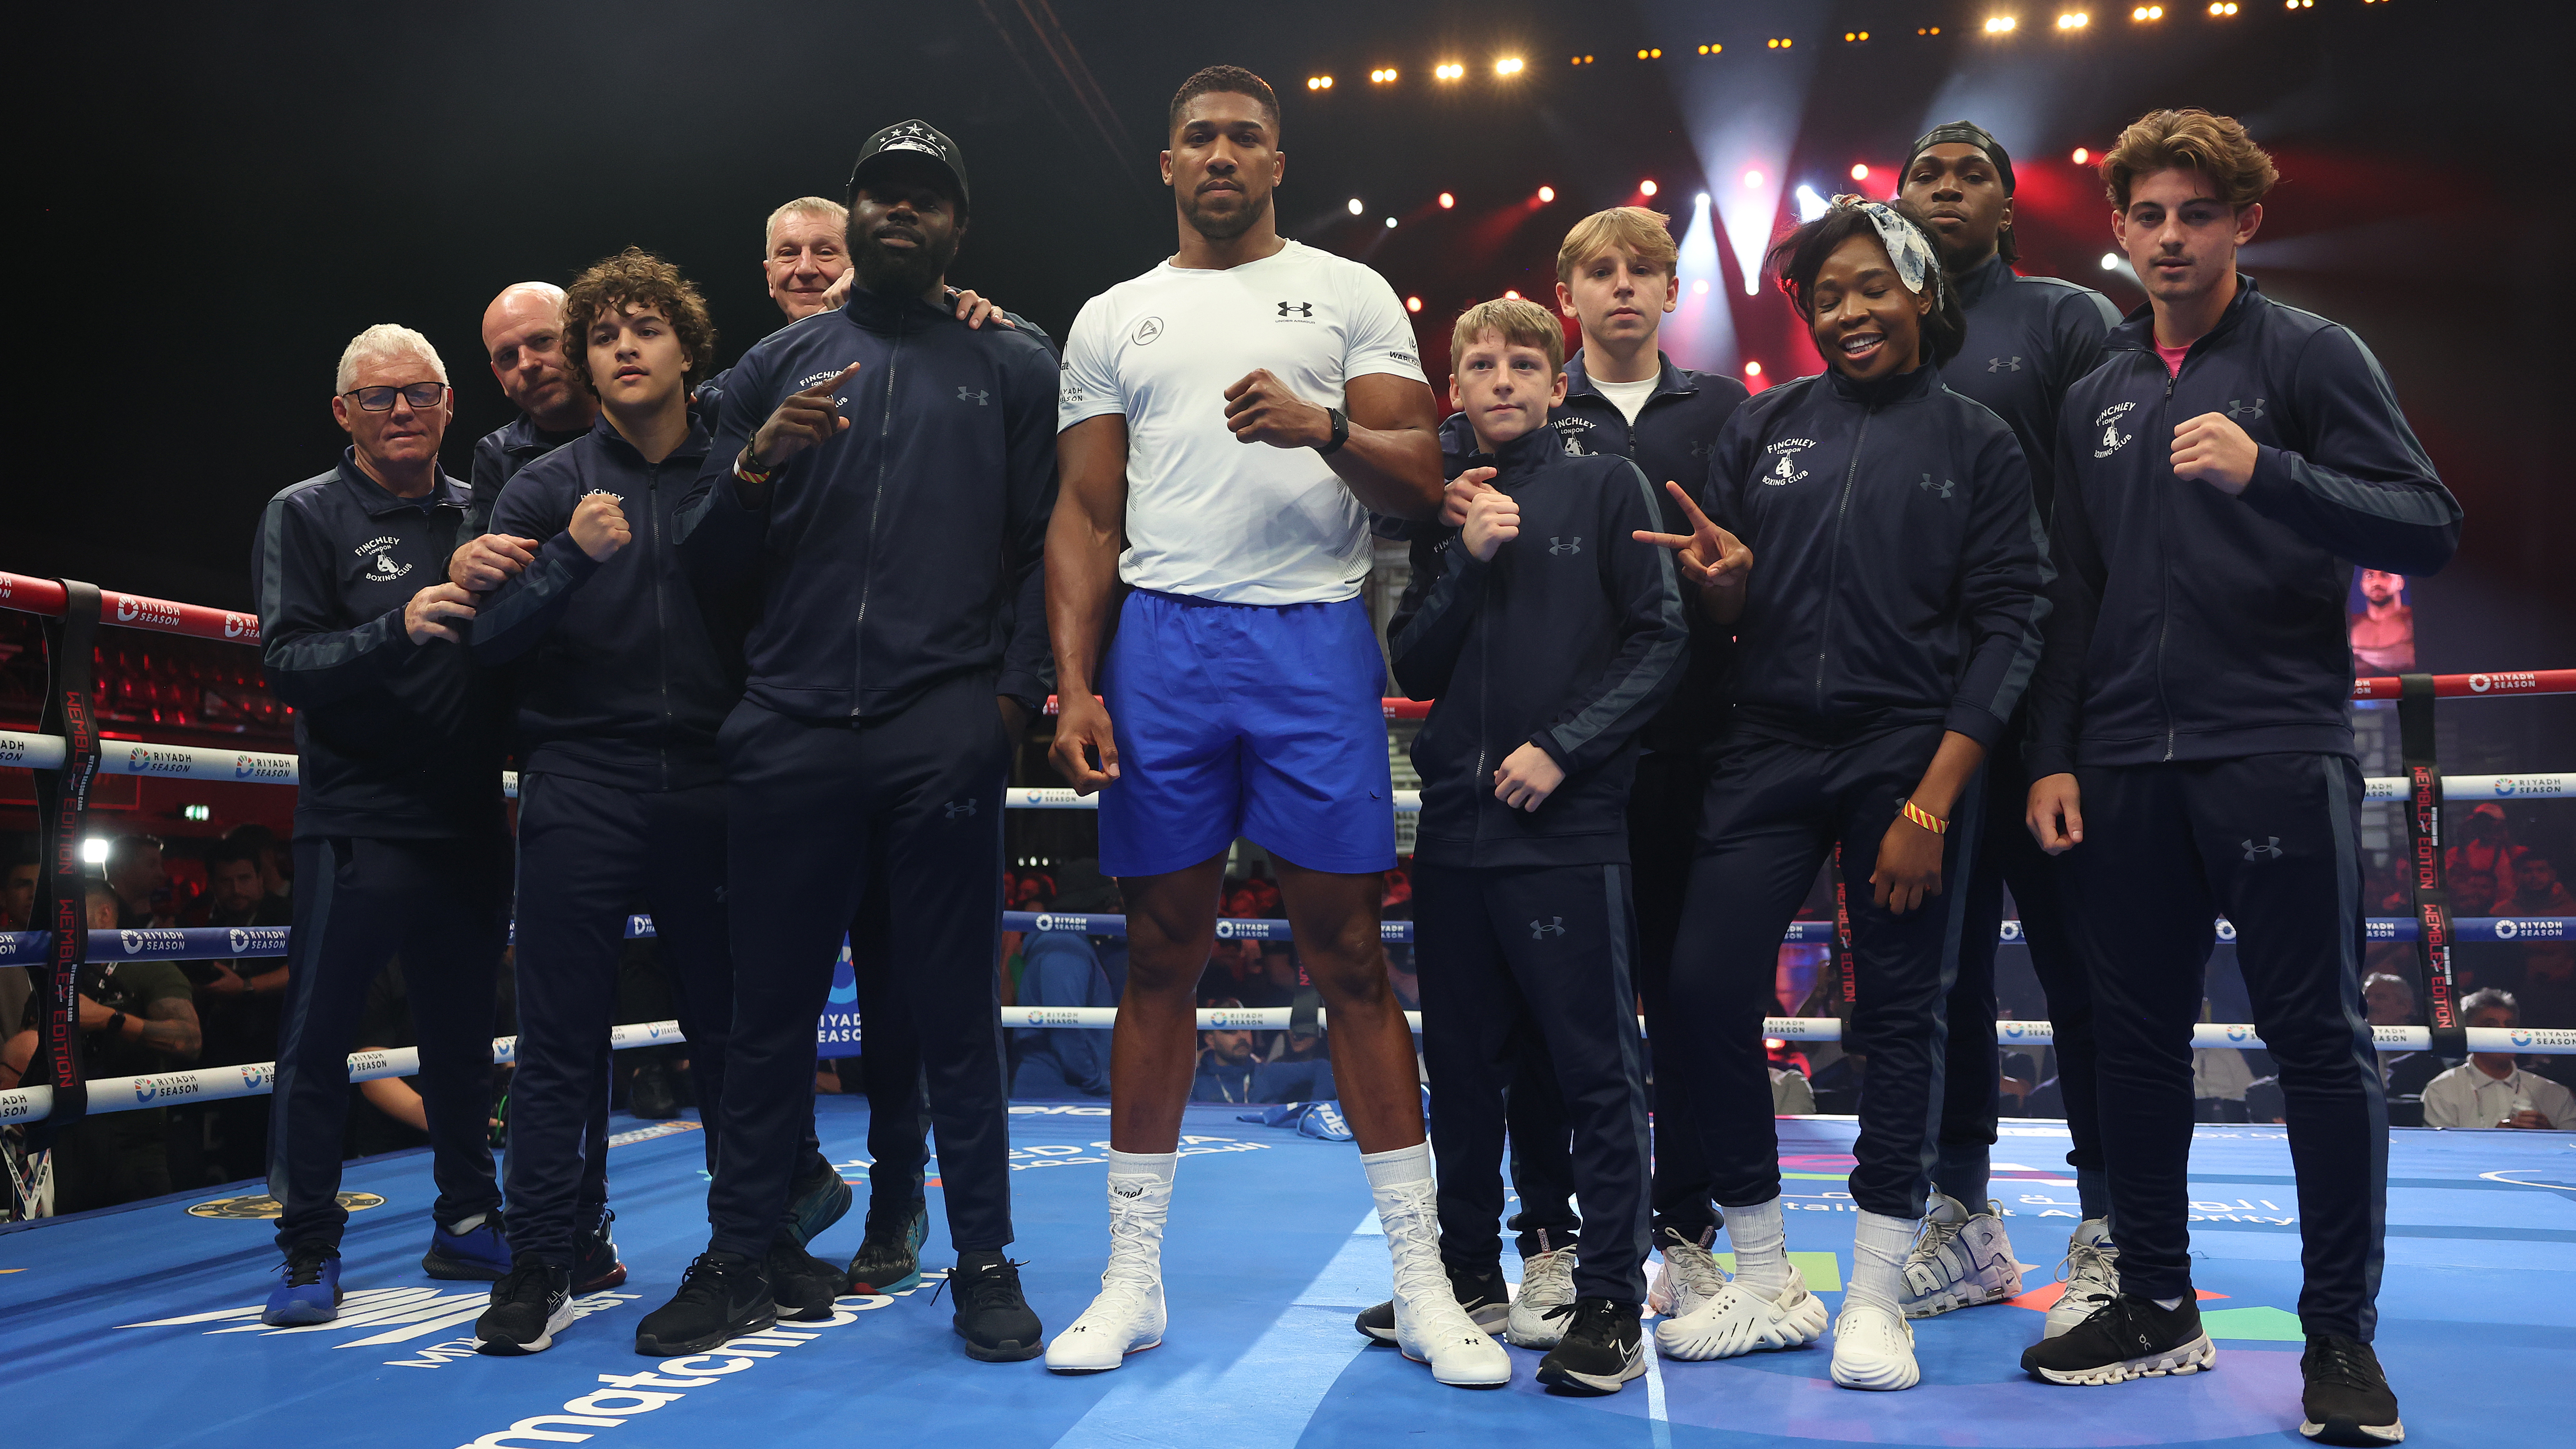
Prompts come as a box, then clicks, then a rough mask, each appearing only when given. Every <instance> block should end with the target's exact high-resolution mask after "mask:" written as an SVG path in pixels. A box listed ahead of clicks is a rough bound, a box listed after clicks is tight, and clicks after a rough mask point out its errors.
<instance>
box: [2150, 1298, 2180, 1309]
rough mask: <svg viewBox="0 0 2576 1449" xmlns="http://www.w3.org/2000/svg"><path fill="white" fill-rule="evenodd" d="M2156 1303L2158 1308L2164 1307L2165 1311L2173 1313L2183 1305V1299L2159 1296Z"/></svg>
mask: <svg viewBox="0 0 2576 1449" xmlns="http://www.w3.org/2000/svg"><path fill="white" fill-rule="evenodd" d="M2155 1305H2156V1306H2157V1307H2158V1308H2161V1309H2163V1310H2164V1311H2165V1312H2167V1313H2171V1312H2173V1311H2174V1310H2175V1309H2177V1308H2180V1307H2181V1306H2182V1300H2181V1299H2179V1298H2159V1299H2156V1300H2155Z"/></svg>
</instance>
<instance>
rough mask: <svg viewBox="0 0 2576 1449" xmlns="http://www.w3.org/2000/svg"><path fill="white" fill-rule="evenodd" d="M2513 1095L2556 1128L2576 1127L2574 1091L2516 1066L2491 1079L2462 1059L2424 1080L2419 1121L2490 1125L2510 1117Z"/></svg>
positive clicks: (2433, 1124)
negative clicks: (2422, 1113) (2511, 1072)
mask: <svg viewBox="0 0 2576 1449" xmlns="http://www.w3.org/2000/svg"><path fill="white" fill-rule="evenodd" d="M2516 1098H2520V1099H2521V1100H2523V1101H2527V1102H2529V1103H2530V1104H2531V1107H2532V1110H2533V1111H2535V1112H2538V1113H2539V1114H2540V1115H2541V1116H2543V1117H2546V1118H2548V1119H2549V1125H2550V1126H2551V1127H2553V1128H2556V1129H2557V1130H2558V1131H2561V1132H2568V1131H2576V1094H2571V1093H2569V1092H2568V1090H2567V1089H2566V1088H2565V1087H2562V1086H2560V1085H2558V1084H2557V1083H2556V1082H2553V1081H2551V1080H2549V1079H2548V1078H2547V1077H2536V1076H2533V1075H2532V1074H2531V1073H2529V1072H2526V1071H2524V1070H2522V1069H2521V1068H2520V1067H2516V1068H2514V1071H2513V1075H2512V1076H2509V1077H2505V1078H2502V1079H2498V1078H2495V1077H2490V1076H2488V1075H2487V1074H2486V1072H2485V1071H2484V1070H2483V1069H2482V1068H2480V1067H2479V1066H2478V1064H2477V1063H2475V1062H2462V1063H2460V1064H2459V1065H2458V1066H2456V1067H2453V1068H2451V1069H2450V1070H2449V1071H2447V1072H2444V1073H2443V1074H2442V1075H2440V1076H2438V1077H2435V1078H2434V1079H2433V1080H2432V1081H2430V1082H2427V1083H2425V1084H2424V1125H2425V1126H2427V1127H2453V1128H2460V1127H2493V1126H2494V1125H2495V1124H2497V1123H2498V1122H2501V1121H2503V1120H2504V1119H2505V1118H2506V1117H2508V1116H2511V1115H2512V1113H2513V1104H2514V1101H2515V1099H2516Z"/></svg>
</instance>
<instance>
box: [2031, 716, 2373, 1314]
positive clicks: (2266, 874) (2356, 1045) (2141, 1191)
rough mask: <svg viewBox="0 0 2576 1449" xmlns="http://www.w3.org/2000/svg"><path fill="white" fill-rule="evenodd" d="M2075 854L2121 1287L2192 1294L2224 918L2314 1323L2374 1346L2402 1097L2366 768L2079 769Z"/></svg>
mask: <svg viewBox="0 0 2576 1449" xmlns="http://www.w3.org/2000/svg"><path fill="white" fill-rule="evenodd" d="M2075 774H2076V781H2077V783H2078V785H2079V786H2080V788H2081V789H2082V792H2083V796H2082V799H2083V808H2084V843H2083V844H2082V845H2079V846H2076V847H2075V848H2074V849H2073V850H2071V851H2069V852H2067V854H2066V855H2065V856H2064V857H2063V858H2064V859H2065V861H2066V862H2067V863H2068V864H2069V865H2070V866H2071V867H2072V869H2071V870H2070V872H2069V878H2070V880H2071V882H2072V884H2073V886H2074V893H2075V900H2076V903H2077V905H2078V906H2079V907H2080V912H2079V914H2078V917H2077V919H2078V922H2079V924H2080V927H2081V929H2082V930H2084V931H2085V932H2086V933H2087V935H2088V936H2089V937H2090V943H2091V949H2092V952H2093V955H2092V959H2093V961H2094V963H2095V972H2094V977H2093V993H2094V1001H2095V1003H2096V1005H2097V1006H2098V1008H2099V1014H2098V1015H2097V1016H2096V1018H2095V1031H2096V1032H2097V1033H2098V1034H2099V1038H2100V1050H2101V1073H2102V1080H2104V1081H2106V1082H2117V1083H2119V1084H2120V1089H2119V1090H2118V1091H2117V1092H2112V1093H2107V1094H2105V1095H2104V1096H2103V1098H2102V1101H2101V1114H2102V1140H2103V1148H2104V1151H2105V1153H2106V1155H2107V1156H2108V1158H2109V1163H2108V1166H2109V1168H2110V1174H2111V1201H2112V1213H2113V1215H2114V1219H2115V1221H2117V1222H2118V1224H2119V1232H2120V1287H2121V1290H2122V1291H2123V1292H2127V1293H2134V1294H2138V1295H2140V1296H2142V1297H2147V1298H2159V1299H2161V1298H2173V1297H2187V1296H2189V1295H2190V1293H2191V1292H2192V1286H2191V1262H2190V1252H2191V1229H2190V1227H2189V1226H2188V1222H2189V1216H2190V1206H2191V1201H2190V1200H2191V1193H2190V1189H2189V1185H2188V1181H2187V1168H2188V1165H2189V1160H2190V1156H2191V1126H2192V1089H2191V1031H2192V1025H2193V1023H2194V1022H2196V1021H2198V1020H2199V1019H2200V1003H2201V994H2202V972H2203V970H2204V968H2205V967H2206V966H2207V965H2208V962H2209V951H2210V945H2211V938H2212V934H2213V932H2212V929H2211V923H2212V920H2213V918H2214V917H2216V916H2217V915H2219V914H2222V913H2223V914H2224V915H2225V916H2226V917H2227V919H2228V920H2229V921H2230V922H2232V923H2233V924H2234V925H2235V927H2236V960H2237V964H2238V965H2239V966H2241V967H2242V968H2243V970H2244V973H2245V986H2246V990H2247V991H2248V992H2249V993H2250V994H2251V996H2252V998H2253V1004H2254V1025H2255V1027H2256V1029H2257V1030H2258V1031H2259V1032H2260V1034H2261V1036H2262V1039H2263V1045H2264V1048H2265V1049H2266V1050H2268V1051H2270V1052H2271V1054H2272V1060H2273V1063H2274V1064H2275V1065H2276V1066H2278V1067H2279V1068H2280V1072H2281V1096H2282V1099H2283V1102H2284V1103H2285V1105H2286V1107H2287V1116H2288V1118H2289V1128H2290V1162H2291V1166H2292V1169H2293V1170H2294V1171H2295V1172H2296V1173H2297V1174H2298V1184H2299V1237H2300V1255H2299V1261H2300V1264H2301V1266H2302V1267H2303V1268H2304V1269H2305V1270H2306V1274H2307V1285H2306V1287H2305V1288H2304V1289H2303V1290H2302V1291H2301V1292H2300V1294H2299V1320H2300V1322H2301V1324H2302V1325H2304V1327H2305V1328H2306V1330H2307V1331H2308V1332H2309V1333H2311V1334H2319V1333H2337V1334H2342V1335H2345V1336H2346V1337H2350V1338H2357V1339H2360V1340H2361V1341H2363V1342H2365V1343H2367V1342H2369V1341H2370V1338H2371V1335H2372V1333H2373V1331H2374V1330H2375V1329H2376V1327H2377V1325H2378V1317H2379V1312H2378V1298H2379V1275H2380V1266H2381V1258H2382V1254H2383V1247H2384V1242H2385V1239H2386V1236H2387V1222H2388V1104H2387V1100H2386V1097H2385V1095H2384V1093H2383V1089H2382V1087H2381V1084H2380V1080H2379V1069H2378V1061H2377V1058H2376V1056H2375V1055H2374V1053H2373V1049H2372V1046H2371V1034H2370V1027H2369V1026H2368V1025H2367V1024H2366V1022H2365V1020H2364V1018H2363V1014H2362V1005H2361V935H2362V921H2361V864H2360V860H2361V826H2360V820H2361V799H2362V783H2361V771H2360V769H2359V768H2358V767H2357V766H2355V765H2354V763H2353V762H2352V761H2351V760H2350V759H2348V758H2346V757H2344V756H2341V755H2316V754H2277V755H2251V756H2247V757H2245V758H2242V759H2234V760H2201V761H2187V762H2181V763H2174V764H2156V765H2127V766H2114V767H2087V768H2079V769H2078V770H2077V771H2076V772H2075Z"/></svg>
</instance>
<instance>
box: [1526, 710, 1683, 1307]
mask: <svg viewBox="0 0 2576 1449" xmlns="http://www.w3.org/2000/svg"><path fill="white" fill-rule="evenodd" d="M1707 789H1708V772H1707V771H1706V770H1705V769H1704V768H1702V767H1701V765H1700V763H1699V761H1698V760H1697V758H1696V757H1694V756H1692V755H1688V754H1683V753H1678V752H1669V751H1668V752H1664V753H1659V754H1648V755H1641V756H1639V757H1638V760H1637V778H1636V784H1635V785H1634V786H1633V787H1632V788H1631V789H1630V790H1629V792H1628V859H1629V861H1630V866H1629V870H1630V872H1631V875H1632V894H1633V895H1634V897H1635V900H1636V914H1637V955H1636V962H1637V994H1638V995H1640V996H1642V997H1644V998H1645V1004H1646V1047H1647V1051H1648V1052H1649V1054H1650V1061H1651V1062H1652V1064H1653V1065H1654V1068H1655V1069H1654V1072H1653V1074H1652V1075H1653V1080H1652V1081H1650V1082H1649V1083H1648V1084H1647V1089H1646V1090H1647V1098H1648V1102H1649V1104H1650V1105H1651V1106H1652V1108H1653V1132H1654V1138H1653V1140H1654V1164H1653V1169H1652V1171H1653V1178H1652V1186H1651V1187H1650V1188H1649V1196H1650V1199H1651V1201H1652V1202H1653V1205H1654V1223H1653V1228H1654V1238H1653V1240H1654V1241H1656V1242H1661V1241H1662V1240H1663V1234H1664V1233H1665V1232H1666V1231H1668V1230H1669V1231H1671V1232H1674V1233H1677V1234H1679V1235H1680V1236H1681V1237H1682V1238H1683V1239H1684V1240H1685V1241H1688V1242H1694V1243H1695V1242H1698V1241H1699V1239H1700V1235H1701V1234H1702V1233H1704V1232H1707V1231H1708V1230H1709V1229H1711V1228H1714V1227H1716V1226H1717V1212H1716V1210H1715V1208H1713V1207H1712V1206H1711V1201H1712V1199H1711V1193H1710V1187H1709V1170H1708V1154H1707V1153H1706V1151H1705V1150H1703V1149H1702V1148H1701V1146H1700V1141H1699V1129H1698V1127H1696V1126H1695V1125H1693V1124H1692V1121H1691V1116H1690V1101H1689V1098H1688V1097H1687V1096H1685V1095H1684V1093H1683V1092H1682V1089H1681V1086H1680V1083H1679V1081H1678V1078H1677V1075H1676V1074H1677V1073H1678V1072H1679V1071H1680V1067H1679V1066H1678V1064H1676V1065H1675V1066H1674V1067H1673V1069H1672V1070H1670V1071H1667V1070H1666V1069H1665V1068H1664V1066H1663V1064H1662V1062H1661V1060H1660V1059H1659V1058H1653V1057H1652V1056H1651V1054H1652V1053H1653V1051H1654V1044H1655V1043H1656V1042H1657V1041H1669V1042H1672V1043H1674V1045H1673V1047H1672V1048H1671V1051H1672V1054H1673V1055H1674V1056H1675V1057H1676V1058H1678V1057H1679V1056H1680V1054H1681V1046H1680V1040H1681V1038H1680V1035H1679V1033H1680V1029H1681V1028H1680V1023H1679V1022H1677V1021H1675V1020H1674V1019H1673V1016H1672V975H1673V938H1674V937H1675V936H1676V935H1678V934H1680V932H1681V925H1682V904H1683V901H1684V900H1685V898H1686V897H1687V896H1688V895H1689V891H1690V871H1691V856H1692V853H1693V851H1692V843H1693V841H1694V840H1695V839H1696V838H1697V837H1698V834H1699V816H1700V804H1701V797H1702V796H1703V795H1705V794H1706V793H1707ZM1509 1103H1510V1105H1509V1117H1510V1123H1511V1171H1512V1190H1513V1191H1514V1192H1516V1193H1518V1194H1519V1195H1520V1200H1521V1209H1520V1211H1519V1212H1517V1213H1514V1214H1513V1215H1512V1220H1511V1224H1510V1226H1511V1229H1512V1231H1514V1232H1515V1233H1518V1234H1519V1235H1520V1240H1519V1244H1518V1246H1519V1248H1520V1251H1521V1255H1522V1256H1523V1257H1527V1256H1529V1255H1530V1254H1532V1253H1536V1252H1540V1251H1542V1245H1544V1246H1545V1247H1549V1248H1562V1247H1565V1246H1566V1245H1568V1244H1570V1243H1574V1242H1576V1241H1578V1240H1579V1237H1580V1234H1581V1230H1582V1227H1583V1220H1582V1218H1581V1216H1580V1215H1578V1214H1577V1213H1576V1212H1575V1210H1574V1204H1573V1203H1572V1202H1571V1201H1570V1199H1571V1198H1572V1197H1573V1195H1574V1169H1573V1164H1572V1162H1571V1160H1570V1159H1569V1158H1568V1156H1567V1152H1566V1144H1567V1134H1568V1133H1569V1131H1570V1130H1571V1129H1570V1127H1569V1126H1568V1124H1567V1122H1566V1119H1565V1104H1564V1102H1563V1101H1562V1100H1560V1099H1559V1098H1558V1096H1557V1094H1556V1073H1555V1068H1554V1066H1553V1065H1552V1064H1551V1063H1550V1062H1549V1061H1548V1060H1547V1057H1546V1054H1545V1052H1544V1051H1535V1052H1532V1053H1531V1055H1530V1057H1529V1059H1528V1060H1527V1061H1525V1062H1523V1063H1522V1065H1521V1066H1520V1067H1519V1068H1518V1069H1517V1070H1516V1071H1514V1073H1513V1075H1512V1085H1511V1094H1510V1098H1509ZM1541 1233H1544V1234H1545V1235H1546V1236H1545V1237H1544V1238H1542V1237H1541V1236H1540V1234H1541Z"/></svg>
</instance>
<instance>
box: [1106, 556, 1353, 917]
mask: <svg viewBox="0 0 2576 1449" xmlns="http://www.w3.org/2000/svg"><path fill="white" fill-rule="evenodd" d="M1101 676H1102V677H1101V691H1102V698H1103V699H1104V700H1106V701H1107V703H1108V706H1109V719H1110V723H1111V725H1112V726H1113V727H1114V728H1115V730H1116V732H1117V741H1118V779H1117V780H1116V781H1115V782H1114V783H1112V784H1110V785H1109V786H1107V787H1106V788H1104V789H1103V790H1102V791H1101V792H1100V869H1101V873H1102V874H1104V875H1112V876H1131V875H1162V874H1165V873H1167V872H1170V871H1176V870H1181V869H1184V868H1186V867H1189V866H1193V865H1197V864H1198V863H1200V862H1201V861H1204V860H1207V859H1209V858H1210V857H1212V856H1215V855H1217V854H1218V853H1220V852H1222V851H1223V850H1224V849H1225V848H1226V847H1227V846H1229V845H1231V844H1233V843H1234V838H1235V837H1236V836H1238V835H1240V836H1243V837H1245V838H1247V839H1249V840H1251V841H1252V842H1253V843H1254V844H1256V845H1259V846H1260V847H1261V848H1262V849H1264V850H1267V851H1269V852H1270V853H1271V854H1272V855H1275V856H1277V857H1279V858H1280V859H1282V860H1285V861H1287V862H1288V863H1290V864H1291V865H1298V866H1303V867H1305V868H1306V869H1308V870H1320V871H1331V872H1335V873H1337V874H1345V875H1359V874H1365V873H1367V872H1369V871H1380V870H1388V869H1392V868H1393V867H1394V865H1395V816H1394V813H1393V812H1394V800H1395V788H1394V779H1393V776H1392V775H1391V774H1390V773H1389V770H1388V765H1387V752H1386V712H1385V709H1384V707H1383V706H1382V705H1381V704H1380V703H1379V700H1380V695H1379V691H1380V690H1381V689H1382V688H1383V687H1384V681H1385V677H1386V665H1385V661H1384V660H1383V659H1382V658H1381V657H1380V655H1379V654H1378V652H1377V640H1376V637H1375V635H1374V634H1373V633H1372V632H1371V630H1370V627H1369V613H1368V605H1367V604H1366V603H1364V602H1362V601H1361V600H1359V599H1344V600H1342V601H1341V602H1339V603H1332V604H1286V605H1276V606H1274V605H1263V604H1220V603H1215V602H1212V601H1210V600H1207V599H1193V598H1185V597H1183V596H1181V595H1178V594H1162V593H1155V592H1153V591H1151V590H1147V589H1138V590H1136V591H1135V592H1133V593H1131V594H1129V595H1128V596H1127V602H1126V605H1125V606H1124V607H1123V608H1122V609H1121V610H1120V612H1119V616H1118V634H1117V637H1116V638H1115V639H1113V640H1112V641H1111V642H1110V645H1109V658H1108V660H1107V662H1106V664H1105V665H1104V667H1103V668H1102V670H1101Z"/></svg>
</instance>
